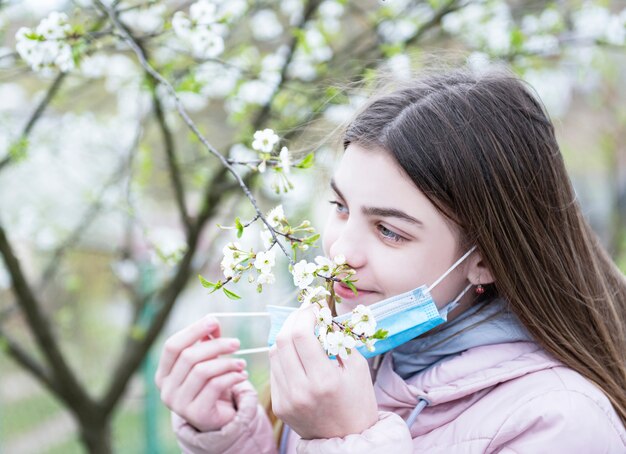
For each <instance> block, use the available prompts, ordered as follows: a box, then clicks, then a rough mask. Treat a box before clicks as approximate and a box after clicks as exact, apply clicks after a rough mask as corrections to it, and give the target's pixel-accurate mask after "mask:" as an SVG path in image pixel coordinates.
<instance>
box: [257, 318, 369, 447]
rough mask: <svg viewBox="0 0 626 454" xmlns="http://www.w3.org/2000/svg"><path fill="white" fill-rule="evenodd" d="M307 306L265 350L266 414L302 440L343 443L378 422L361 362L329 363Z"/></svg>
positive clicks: (365, 367)
mask: <svg viewBox="0 0 626 454" xmlns="http://www.w3.org/2000/svg"><path fill="white" fill-rule="evenodd" d="M315 320H316V317H315V314H314V312H313V306H309V307H305V308H302V309H300V310H298V311H295V312H294V313H293V314H291V315H290V316H289V318H288V319H287V320H286V321H285V324H284V325H283V327H282V329H281V331H280V332H279V333H278V336H277V337H276V343H275V344H274V346H273V347H272V348H271V349H270V353H269V356H270V369H271V370H270V385H271V394H272V409H273V411H274V413H275V414H276V416H278V417H279V418H280V419H282V420H283V421H284V422H285V423H286V424H288V425H289V426H290V427H291V428H292V429H293V430H295V431H296V432H297V433H298V434H299V435H300V436H301V437H302V438H304V439H314V438H331V437H345V436H346V435H349V434H357V433H361V432H363V431H364V430H366V429H368V428H370V427H371V426H372V425H374V424H375V423H376V421H378V405H377V403H376V397H375V395H374V386H373V385H372V379H371V376H370V371H369V367H368V364H367V361H366V359H365V358H364V357H363V355H361V354H360V353H359V352H358V351H357V350H353V351H352V354H351V355H349V356H348V359H346V360H341V359H339V358H338V359H337V360H331V359H329V358H328V356H327V355H326V353H325V352H324V350H323V349H322V347H321V345H320V343H319V341H318V340H317V338H316V337H315V334H314V327H315Z"/></svg>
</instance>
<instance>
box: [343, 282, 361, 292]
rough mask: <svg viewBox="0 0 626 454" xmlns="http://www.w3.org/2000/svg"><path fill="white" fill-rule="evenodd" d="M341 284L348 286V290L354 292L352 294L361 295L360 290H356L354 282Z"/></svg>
mask: <svg viewBox="0 0 626 454" xmlns="http://www.w3.org/2000/svg"><path fill="white" fill-rule="evenodd" d="M341 282H343V283H344V284H346V285H347V286H348V288H350V290H352V293H354V294H355V295H358V294H359V292H358V290H357V289H356V287H355V286H354V284H353V283H352V282H350V281H348V280H345V281H341Z"/></svg>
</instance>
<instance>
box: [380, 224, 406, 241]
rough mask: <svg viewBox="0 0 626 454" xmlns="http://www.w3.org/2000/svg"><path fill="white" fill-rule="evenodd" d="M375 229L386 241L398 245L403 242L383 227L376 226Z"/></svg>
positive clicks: (398, 236)
mask: <svg viewBox="0 0 626 454" xmlns="http://www.w3.org/2000/svg"><path fill="white" fill-rule="evenodd" d="M376 228H377V229H378V231H379V232H380V234H381V235H382V236H383V237H384V238H385V239H387V240H391V241H393V242H395V243H400V242H402V241H404V240H405V239H404V238H403V237H401V236H400V235H398V234H397V233H396V232H394V231H392V230H389V229H388V228H387V227H385V226H384V225H381V224H379V225H378V226H376Z"/></svg>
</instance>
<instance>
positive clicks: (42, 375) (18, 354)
mask: <svg viewBox="0 0 626 454" xmlns="http://www.w3.org/2000/svg"><path fill="white" fill-rule="evenodd" d="M0 342H2V343H3V344H4V345H3V348H5V349H6V351H7V353H8V354H9V356H10V357H11V358H13V360H15V362H17V363H18V364H20V365H21V366H22V367H24V369H26V370H28V371H29V372H30V373H31V374H33V375H34V376H35V378H37V379H38V380H39V381H40V382H41V383H42V384H43V385H44V386H45V387H46V388H48V389H49V390H50V391H51V392H52V393H53V394H55V395H60V394H61V391H60V390H59V388H58V387H57V386H56V383H55V382H54V381H53V379H52V377H51V376H50V373H49V372H48V371H47V370H45V368H44V366H43V365H42V364H39V363H38V362H37V361H36V360H35V358H33V357H32V356H31V355H30V354H29V353H28V352H26V351H25V350H23V349H22V347H20V345H19V344H18V343H17V341H15V340H13V339H12V338H11V337H10V336H9V335H8V334H7V333H6V332H4V330H3V329H2V328H1V327H0Z"/></svg>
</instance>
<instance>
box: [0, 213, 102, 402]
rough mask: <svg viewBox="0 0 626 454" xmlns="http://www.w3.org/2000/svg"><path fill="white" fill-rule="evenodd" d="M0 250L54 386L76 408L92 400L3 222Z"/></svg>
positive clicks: (0, 234)
mask: <svg viewBox="0 0 626 454" xmlns="http://www.w3.org/2000/svg"><path fill="white" fill-rule="evenodd" d="M0 254H2V256H3V257H4V263H5V265H6V268H7V270H8V272H9V275H10V276H11V280H12V285H13V291H14V293H15V295H16V298H17V302H18V304H19V306H20V307H21V309H22V312H23V313H24V315H25V317H26V321H27V323H28V325H29V327H30V330H31V332H32V333H33V336H34V337H35V341H36V343H37V346H38V347H39V349H40V350H41V352H42V353H43V355H44V357H45V359H46V361H47V363H48V366H49V367H50V371H51V375H52V376H51V381H52V382H53V383H54V386H55V387H54V390H55V391H58V394H57V395H58V397H59V398H60V399H62V400H63V401H64V402H65V403H66V404H67V405H68V407H69V408H73V409H74V408H76V407H77V404H79V403H85V402H89V401H90V399H89V396H88V395H87V393H86V392H85V390H84V389H83V387H82V386H81V384H80V383H79V382H78V380H77V378H76V376H75V375H74V373H73V372H72V370H71V369H70V367H69V365H68V364H67V362H66V361H65V358H64V357H63V355H62V353H61V351H60V350H59V347H58V343H57V341H56V339H55V337H54V335H53V333H52V331H51V329H50V324H49V322H48V319H47V317H46V316H45V315H44V314H43V313H42V312H41V309H40V308H41V305H40V304H39V302H38V301H37V299H36V298H35V295H34V294H33V292H32V290H31V288H30V286H29V285H28V282H27V281H26V278H25V276H24V273H23V272H22V268H21V266H20V263H19V261H18V259H17V258H16V256H15V254H14V253H13V248H12V247H11V245H10V243H9V240H8V238H7V236H6V234H5V231H4V228H3V227H2V225H0Z"/></svg>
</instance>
